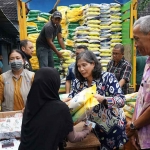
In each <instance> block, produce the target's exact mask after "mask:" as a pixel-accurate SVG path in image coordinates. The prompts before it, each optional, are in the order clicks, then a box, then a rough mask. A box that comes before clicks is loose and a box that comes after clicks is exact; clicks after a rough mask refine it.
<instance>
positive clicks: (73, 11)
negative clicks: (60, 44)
mask: <svg viewBox="0 0 150 150" xmlns="http://www.w3.org/2000/svg"><path fill="white" fill-rule="evenodd" d="M67 19H68V36H67V39H66V41H65V44H66V49H68V50H71V51H73V50H74V46H75V44H74V38H73V37H74V32H75V28H76V27H78V26H80V23H79V22H80V21H81V20H83V9H82V5H81V4H73V5H69V9H68V10H67Z"/></svg>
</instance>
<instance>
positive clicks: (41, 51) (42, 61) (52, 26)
mask: <svg viewBox="0 0 150 150" xmlns="http://www.w3.org/2000/svg"><path fill="white" fill-rule="evenodd" d="M61 19H62V14H61V13H60V12H58V11H55V12H54V13H53V15H52V16H51V20H50V21H49V22H48V23H47V24H45V26H44V27H43V29H42V31H41V33H40V35H39V37H38V38H37V40H36V53H37V57H38V60H39V66H40V68H42V67H54V60H53V54H52V51H54V52H55V53H56V54H57V56H58V57H59V58H62V54H61V53H60V52H59V51H58V50H57V49H56V47H55V45H54V43H53V41H54V39H55V37H56V36H57V39H58V42H59V44H60V46H61V48H62V49H65V45H64V42H63V38H62V36H61V25H60V22H61Z"/></svg>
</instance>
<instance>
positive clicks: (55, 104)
mask: <svg viewBox="0 0 150 150" xmlns="http://www.w3.org/2000/svg"><path fill="white" fill-rule="evenodd" d="M59 88H60V76H59V73H58V72H57V70H56V69H54V68H49V67H45V68H41V69H39V70H38V71H37V72H36V73H35V78H34V81H33V84H32V86H31V90H30V92H29V94H28V97H27V104H26V107H25V111H24V114H23V121H22V130H21V144H20V147H19V150H27V149H28V150H35V149H36V150H55V149H57V147H58V145H59V143H60V142H62V141H63V139H64V138H65V137H66V136H67V135H68V133H69V132H71V131H72V130H73V123H72V118H71V115H70V113H69V108H68V107H67V105H66V104H65V103H63V102H61V101H60V98H59V94H58V90H59Z"/></svg>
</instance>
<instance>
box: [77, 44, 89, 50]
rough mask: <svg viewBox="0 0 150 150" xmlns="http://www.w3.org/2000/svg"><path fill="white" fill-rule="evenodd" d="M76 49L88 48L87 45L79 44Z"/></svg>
mask: <svg viewBox="0 0 150 150" xmlns="http://www.w3.org/2000/svg"><path fill="white" fill-rule="evenodd" d="M76 49H84V50H88V48H87V46H85V45H78V46H77V47H76Z"/></svg>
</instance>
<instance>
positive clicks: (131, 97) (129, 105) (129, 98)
mask: <svg viewBox="0 0 150 150" xmlns="http://www.w3.org/2000/svg"><path fill="white" fill-rule="evenodd" d="M137 94H138V93H137V92H136V93H131V94H126V95H125V97H126V104H125V106H124V107H123V109H124V112H125V115H126V117H129V118H132V115H133V112H134V108H135V104H136V98H137Z"/></svg>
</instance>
